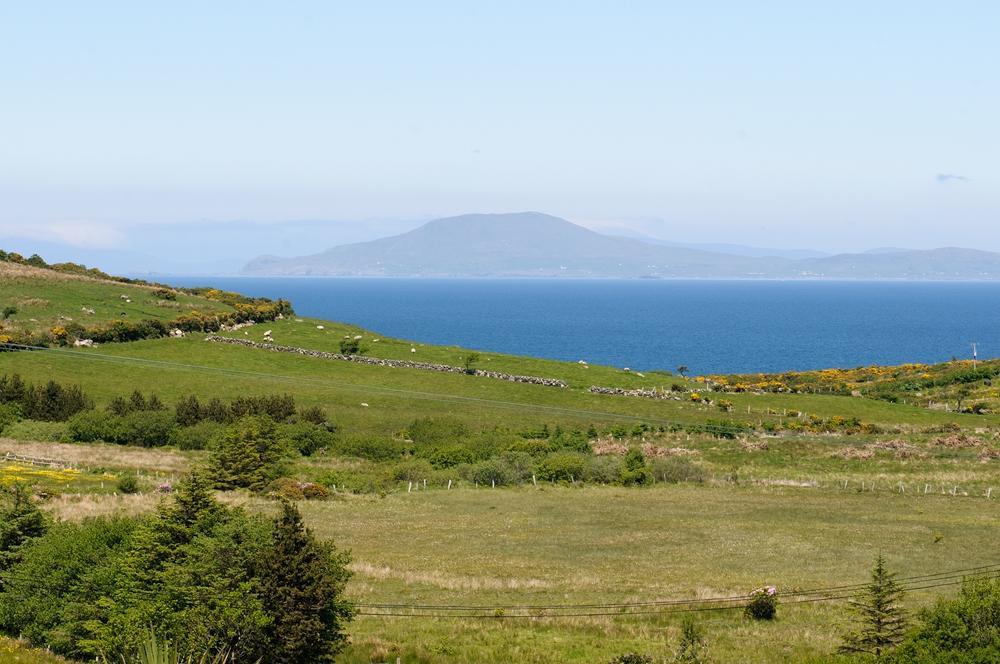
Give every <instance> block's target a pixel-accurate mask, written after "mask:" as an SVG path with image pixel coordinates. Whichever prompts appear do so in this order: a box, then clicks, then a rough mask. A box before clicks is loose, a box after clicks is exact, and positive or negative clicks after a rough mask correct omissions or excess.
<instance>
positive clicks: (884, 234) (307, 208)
mask: <svg viewBox="0 0 1000 664" xmlns="http://www.w3.org/2000/svg"><path fill="white" fill-rule="evenodd" d="M998 18H1000V8H998V7H997V6H996V5H993V4H989V3H981V2H980V3H977V2H964V3H963V2H960V3H951V4H948V5H947V6H946V5H942V4H940V3H936V4H932V3H912V2H908V3H902V2H888V3H880V4H879V6H877V7H873V6H871V5H870V3H858V2H852V3H846V4H845V3H839V4H837V5H836V6H832V5H831V6H829V7H817V6H803V5H801V4H800V3H790V2H782V3H775V4H772V5H769V6H768V7H766V8H762V7H749V6H745V5H743V4H742V3H734V2H729V3H712V4H702V5H698V6H697V7H693V6H685V7H679V6H672V7H664V6H662V5H661V4H660V3H636V4H630V5H629V6H628V7H616V8H614V9H613V10H611V9H609V8H608V7H607V6H604V5H601V4H600V3H565V4H563V3H555V4H551V5H547V6H545V7H539V6H537V5H535V4H523V5H519V4H505V5H503V6H502V7H494V8H487V7H469V6H467V5H466V4H465V3H433V4H431V5H420V6H411V5H408V4H404V3H398V4H389V5H383V6H380V7H372V6H352V7H347V6H339V7H334V6H328V5H327V4H325V3H305V4H300V5H297V6H296V8H295V9H294V10H292V9H289V8H282V9H280V10H279V9H276V8H268V7H265V6H247V5H244V4H242V3H239V4H237V3H213V4H212V5H210V6H204V5H201V4H196V3H182V4H180V5H176V4H174V5H171V6H170V7H169V8H162V9H158V8H155V7H149V6H139V5H133V4H130V3H117V2H112V3H105V4H102V5H101V6H84V5H75V4H72V3H56V5H47V6H46V7H45V9H44V10H43V9H42V8H39V7H37V6H32V5H8V6H5V7H4V8H2V9H0V55H2V56H3V58H4V61H5V62H8V63H13V64H16V66H12V67H7V68H5V69H4V71H3V73H0V83H2V84H3V87H4V90H5V97H6V99H7V100H8V101H7V103H5V104H3V105H2V106H0V131H2V132H3V134H2V135H3V149H2V150H0V200H3V205H2V206H0V246H5V247H7V248H13V249H18V250H19V249H21V248H29V247H40V248H41V251H48V252H49V253H50V255H51V254H53V252H54V253H55V254H65V255H66V256H69V255H72V253H73V251H74V250H75V249H81V250H82V249H86V250H89V251H94V250H96V251H109V252H132V253H139V254H142V253H143V252H145V251H147V250H146V248H145V246H147V245H150V246H157V245H155V238H164V237H173V238H174V239H176V240H177V241H178V242H187V243H189V244H192V245H198V246H199V247H206V248H208V249H211V250H212V251H215V252H216V254H217V256H218V258H219V260H221V261H223V262H225V261H230V262H232V261H235V260H236V259H237V255H236V252H237V251H238V252H241V253H240V255H239V256H238V258H239V259H240V260H247V259H249V258H251V257H252V256H254V255H256V254H260V253H281V254H285V255H294V254H296V253H303V250H302V248H303V247H306V248H309V249H310V250H311V251H318V250H322V249H325V248H327V246H332V245H333V244H340V243H344V242H353V241H360V240H366V239H373V238H375V237H380V236H384V235H391V234H394V233H398V232H400V231H402V230H407V229H409V228H413V227H415V226H417V225H418V224H419V223H421V222H423V221H427V220H430V219H434V218H438V217H442V216H451V215H456V214H463V213H467V212H506V211H519V210H538V211H542V212H546V213H549V214H553V215H557V216H560V217H564V218H566V219H569V220H570V221H573V222H574V223H578V224H581V225H584V226H587V227H591V228H597V229H599V230H603V231H607V230H608V229H609V228H622V229H626V230H627V231H629V232H639V233H643V234H645V235H650V236H653V237H656V238H661V239H667V240H671V241H676V242H688V243H692V242H717V243H719V242H725V243H734V244H744V245H753V246H763V247H775V248H780V249H814V250H820V251H825V252H829V253H839V252H857V251H863V250H866V249H871V248H875V247H882V246H902V247H907V248H913V249H927V248H934V247H940V246H964V247H973V248H979V249H988V250H994V251H998V250H1000V224H997V223H996V220H997V218H998V213H1000V186H998V185H1000V166H998V164H997V162H996V160H995V157H994V156H995V155H996V154H997V153H998V151H1000V129H998V123H997V121H996V118H997V117H1000V88H998V87H997V86H996V77H997V74H996V71H995V63H996V62H997V61H1000V45H998V44H997V42H996V40H995V38H994V35H993V27H994V26H995V25H997V20H996V19H998ZM303 220H311V221H303ZM327 220H330V221H327ZM282 224H284V225H282ZM269 225H273V226H269ZM147 234H148V235H149V236H150V238H153V239H149V238H147V239H144V240H143V242H139V241H138V240H137V237H138V236H139V235H147ZM244 236H245V237H244ZM283 236H287V237H283ZM276 238H277V239H276ZM255 242H256V243H257V244H254V243H255ZM160 246H165V247H166V246H169V245H160ZM194 253H197V252H194ZM109 255H111V254H109ZM57 257H58V256H57ZM180 258H183V257H180ZM192 259H193V260H194V261H196V262H197V261H201V260H202V258H200V257H197V256H195V257H193V258H192ZM112 267H114V266H112Z"/></svg>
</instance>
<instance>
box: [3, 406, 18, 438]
mask: <svg viewBox="0 0 1000 664" xmlns="http://www.w3.org/2000/svg"><path fill="white" fill-rule="evenodd" d="M20 420H21V408H20V407H19V406H18V405H17V404H13V403H0V433H3V431H4V429H6V428H7V427H9V426H10V425H12V424H14V423H15V422H19V421H20Z"/></svg>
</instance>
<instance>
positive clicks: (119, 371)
mask: <svg viewBox="0 0 1000 664" xmlns="http://www.w3.org/2000/svg"><path fill="white" fill-rule="evenodd" d="M292 324H294V322H293V323H292ZM258 327H260V326H258ZM268 327H272V326H268ZM275 334H277V333H275ZM276 341H277V342H280V341H281V337H280V336H276ZM435 352H436V353H438V354H441V355H445V354H447V352H446V351H443V350H437V351H435ZM428 355H431V352H430V351H428ZM130 358H135V359H138V360H142V361H143V363H138V362H130V361H129V359H130ZM437 359H438V358H436V357H435V358H433V360H432V361H437ZM147 361H152V363H148V362H147ZM533 362H537V365H536V364H533ZM157 363H159V364H157ZM498 364H499V362H498ZM560 367H562V368H564V369H566V371H567V373H562V371H560ZM511 368H512V367H505V368H504V370H510V369H511ZM518 369H523V370H524V371H525V373H530V374H532V375H545V376H549V377H556V378H562V377H567V379H569V378H570V377H571V376H572V374H571V373H570V372H571V371H577V372H581V371H591V372H593V374H591V375H593V376H595V377H598V378H604V377H606V378H609V380H610V379H611V378H612V377H617V378H619V379H621V380H622V381H626V380H628V381H631V380H633V377H632V376H630V375H629V374H623V373H622V372H617V371H616V370H613V369H609V368H599V367H594V368H591V369H590V370H583V369H579V368H578V367H577V365H573V364H567V363H558V362H549V361H541V360H539V361H531V360H523V362H522V364H521V366H520V367H518ZM0 371H3V372H7V373H13V372H19V373H20V374H22V376H24V377H25V378H26V379H27V380H30V381H43V380H48V379H49V378H52V379H55V380H59V381H65V382H69V383H78V384H80V385H81V386H83V388H84V389H85V391H86V392H87V393H88V394H89V395H91V396H92V397H93V398H94V399H95V400H97V402H98V403H99V404H103V403H106V402H107V401H109V400H110V399H111V398H113V397H115V396H118V395H121V394H123V393H126V392H128V391H130V390H132V389H141V390H144V391H153V392H156V393H157V394H158V395H159V396H160V397H161V398H162V399H165V400H166V401H168V403H169V402H172V401H174V400H175V399H176V398H178V397H180V396H182V395H186V394H191V393H195V394H199V395H200V396H203V397H206V398H207V397H212V396H219V397H221V398H223V399H231V398H234V397H236V396H240V395H245V394H255V393H267V392H287V393H289V394H292V395H294V396H295V397H296V399H297V400H299V401H300V402H301V403H303V404H307V405H312V404H316V405H321V406H324V407H325V408H327V409H328V411H329V412H330V413H331V415H332V416H333V419H334V421H335V422H337V424H338V425H340V426H341V427H342V428H343V429H344V430H350V431H353V432H356V433H366V432H368V433H377V434H390V433H393V432H395V431H398V430H399V429H400V428H401V427H402V426H404V425H405V424H407V423H409V422H411V421H412V420H413V419H415V418H417V417H421V416H433V415H451V416H455V417H458V418H460V419H464V420H466V421H467V422H468V423H469V424H470V426H472V428H474V429H477V430H478V429H484V428H491V427H493V426H507V427H510V428H513V429H515V430H520V429H525V428H528V427H532V426H538V425H540V424H542V423H549V424H550V425H551V424H561V425H562V426H564V427H566V428H571V429H572V428H586V427H587V426H588V425H589V424H591V423H593V424H613V423H615V422H623V423H633V424H634V423H636V422H640V421H645V422H647V423H649V424H654V425H655V424H662V423H667V422H680V423H704V422H705V421H707V420H710V419H721V418H731V419H736V420H743V421H747V422H754V423H756V422H759V421H762V420H766V419H769V418H770V419H775V416H772V415H765V414H763V413H764V411H766V410H767V409H771V410H772V411H773V412H781V410H782V409H785V408H787V409H793V410H800V411H804V412H808V413H810V414H815V415H818V416H822V417H833V416H848V417H849V416H857V417H860V418H861V419H862V420H864V421H867V422H875V423H882V424H890V425H896V424H904V425H913V426H922V427H926V426H935V425H940V424H943V423H947V422H958V423H960V424H962V425H963V426H967V427H976V426H980V427H981V426H987V425H991V424H996V423H998V422H1000V416H995V415H979V416H975V415H959V414H955V413H945V412H941V411H932V410H927V409H923V408H919V407H916V406H908V405H904V404H891V403H887V402H883V401H874V400H866V399H857V398H851V397H840V396H826V395H812V394H797V395H790V394H761V395H757V394H733V395H725V396H726V398H728V399H730V400H731V401H732V402H733V403H734V405H735V406H734V410H733V412H731V413H722V412H720V411H719V410H718V409H717V408H715V407H711V406H706V405H704V404H698V403H693V402H691V401H689V400H686V399H680V400H676V401H675V400H653V399H643V398H636V397H622V396H608V395H598V394H591V393H588V392H587V391H586V390H585V389H583V388H580V387H571V388H568V389H559V388H552V387H546V386H539V385H528V384H520V383H510V382H507V381H502V380H496V379H492V378H485V377H478V376H467V375H462V374H446V373H438V372H433V371H425V370H419V369H401V368H385V367H375V366H366V365H360V364H355V363H351V362H344V361H337V360H324V359H316V358H310V357H305V356H300V355H294V354H287V353H275V352H270V351H266V350H258V349H253V348H243V347H234V346H227V345H223V344H213V343H207V342H205V341H203V339H202V338H201V337H200V336H198V335H189V336H188V337H186V338H184V339H156V340H149V341H140V342H133V343H129V344H105V345H103V346H101V347H100V348H97V349H94V350H87V349H76V350H72V351H63V350H51V351H43V352H31V353H5V354H3V355H2V356H0ZM634 379H635V380H642V379H641V378H634ZM363 403H367V404H368V406H362V404H363ZM748 407H749V408H750V409H751V412H749V413H748V412H747V408H748Z"/></svg>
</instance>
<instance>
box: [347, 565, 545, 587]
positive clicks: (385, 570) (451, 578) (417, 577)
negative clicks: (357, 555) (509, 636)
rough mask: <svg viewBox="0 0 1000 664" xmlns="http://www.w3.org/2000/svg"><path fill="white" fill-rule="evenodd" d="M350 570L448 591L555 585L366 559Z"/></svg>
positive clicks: (536, 580)
mask: <svg viewBox="0 0 1000 664" xmlns="http://www.w3.org/2000/svg"><path fill="white" fill-rule="evenodd" d="M350 570H351V571H352V572H354V573H355V574H357V575H358V576H363V577H366V578H368V579H375V580H378V581H385V580H387V579H393V580H396V581H402V582H404V583H407V584H412V583H419V584H423V585H428V586H434V587H437V588H443V589H445V590H528V589H539V588H550V587H552V584H551V583H550V582H548V581H543V580H541V579H531V578H524V579H521V578H513V577H506V578H505V577H495V576H458V575H453V574H448V573H445V572H439V571H429V572H412V571H406V570H399V569H393V568H392V567H389V566H387V565H373V564H371V563H366V562H360V561H359V562H355V563H351V565H350Z"/></svg>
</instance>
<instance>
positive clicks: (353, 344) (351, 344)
mask: <svg viewBox="0 0 1000 664" xmlns="http://www.w3.org/2000/svg"><path fill="white" fill-rule="evenodd" d="M364 352H365V351H364V349H363V348H361V340H360V339H355V338H354V337H344V338H343V339H341V340H340V354H341V355H362V354H364Z"/></svg>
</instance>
